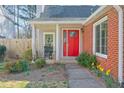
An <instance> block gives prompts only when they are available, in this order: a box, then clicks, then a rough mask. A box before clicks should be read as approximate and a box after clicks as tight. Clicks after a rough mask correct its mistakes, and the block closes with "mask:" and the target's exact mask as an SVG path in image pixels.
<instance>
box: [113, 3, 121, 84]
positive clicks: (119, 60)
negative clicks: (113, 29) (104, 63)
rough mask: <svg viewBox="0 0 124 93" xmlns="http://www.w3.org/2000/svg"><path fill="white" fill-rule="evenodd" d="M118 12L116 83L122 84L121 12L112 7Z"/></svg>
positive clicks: (118, 7)
mask: <svg viewBox="0 0 124 93" xmlns="http://www.w3.org/2000/svg"><path fill="white" fill-rule="evenodd" d="M113 7H114V8H115V9H116V11H117V12H118V81H119V82H120V83H122V82H123V10H122V8H121V7H120V6H117V5H115V6H113Z"/></svg>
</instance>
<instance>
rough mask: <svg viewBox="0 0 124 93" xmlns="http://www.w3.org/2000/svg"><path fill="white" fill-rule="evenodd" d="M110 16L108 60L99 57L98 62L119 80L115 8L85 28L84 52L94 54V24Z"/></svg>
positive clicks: (116, 15)
mask: <svg viewBox="0 0 124 93" xmlns="http://www.w3.org/2000/svg"><path fill="white" fill-rule="evenodd" d="M104 16H108V21H107V22H108V33H107V34H108V37H107V38H108V40H107V50H108V55H107V59H105V58H101V57H98V56H97V60H98V62H100V64H101V65H102V67H104V69H111V74H112V76H113V77H114V78H115V79H117V77H118V14H117V11H116V10H115V9H114V8H111V9H109V10H108V11H107V12H106V13H104V14H103V15H102V16H101V17H99V18H98V19H97V20H95V21H94V22H92V23H89V24H87V25H85V26H84V32H83V51H86V52H88V53H90V54H92V53H93V52H92V49H93V24H94V23H95V22H97V21H98V20H100V19H101V18H103V17H104Z"/></svg>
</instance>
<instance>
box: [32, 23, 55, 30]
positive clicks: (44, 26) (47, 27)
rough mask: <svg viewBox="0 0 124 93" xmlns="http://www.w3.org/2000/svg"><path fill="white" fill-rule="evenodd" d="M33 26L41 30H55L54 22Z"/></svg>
mask: <svg viewBox="0 0 124 93" xmlns="http://www.w3.org/2000/svg"><path fill="white" fill-rule="evenodd" d="M34 26H35V27H36V28H37V29H39V30H41V31H55V30H56V24H35V25H34Z"/></svg>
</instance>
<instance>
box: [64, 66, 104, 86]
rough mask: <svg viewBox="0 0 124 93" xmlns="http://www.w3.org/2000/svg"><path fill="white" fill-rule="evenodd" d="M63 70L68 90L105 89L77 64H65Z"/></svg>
mask: <svg viewBox="0 0 124 93" xmlns="http://www.w3.org/2000/svg"><path fill="white" fill-rule="evenodd" d="M65 68H66V71H67V75H68V83H69V87H70V88H105V85H104V84H103V83H102V82H101V81H99V80H97V79H96V77H95V76H93V75H92V74H91V73H90V72H89V71H88V70H87V69H85V68H83V67H80V66H79V65H78V64H66V67H65Z"/></svg>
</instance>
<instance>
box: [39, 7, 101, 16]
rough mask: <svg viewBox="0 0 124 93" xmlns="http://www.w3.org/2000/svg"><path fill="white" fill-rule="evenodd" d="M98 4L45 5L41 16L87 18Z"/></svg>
mask: <svg viewBox="0 0 124 93" xmlns="http://www.w3.org/2000/svg"><path fill="white" fill-rule="evenodd" d="M98 8H99V6H89V5H80V6H67V5H63V6H60V5H46V6H45V10H44V13H42V14H41V17H47V18H65V17H71V18H87V17H89V16H90V15H91V14H92V13H93V12H94V11H95V10H96V9H98Z"/></svg>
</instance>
